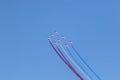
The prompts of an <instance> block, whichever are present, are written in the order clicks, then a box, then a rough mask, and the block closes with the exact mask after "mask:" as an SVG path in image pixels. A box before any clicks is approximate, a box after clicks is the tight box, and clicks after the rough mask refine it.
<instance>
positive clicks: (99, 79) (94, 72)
mask: <svg viewBox="0 0 120 80" xmlns="http://www.w3.org/2000/svg"><path fill="white" fill-rule="evenodd" d="M71 47H72V49H73V50H74V52H75V53H76V54H77V56H78V57H79V58H80V59H81V60H82V62H83V63H84V64H85V65H86V66H87V67H88V69H89V70H90V71H91V72H92V73H93V74H94V75H95V76H96V77H97V78H98V79H99V80H102V79H101V78H100V77H99V76H98V75H97V74H96V73H95V72H94V71H93V70H92V68H91V67H90V66H89V65H88V64H87V63H86V62H85V60H84V59H83V58H82V57H81V56H80V54H79V53H78V52H77V50H76V49H75V48H74V47H73V45H71Z"/></svg>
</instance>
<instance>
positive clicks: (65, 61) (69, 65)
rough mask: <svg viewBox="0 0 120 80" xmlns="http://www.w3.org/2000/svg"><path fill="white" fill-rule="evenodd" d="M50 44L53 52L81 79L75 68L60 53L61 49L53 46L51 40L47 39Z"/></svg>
mask: <svg viewBox="0 0 120 80" xmlns="http://www.w3.org/2000/svg"><path fill="white" fill-rule="evenodd" d="M49 43H50V45H51V46H52V48H53V49H54V50H55V52H56V53H57V54H58V56H59V57H60V58H61V59H62V60H63V62H64V63H65V64H66V65H67V66H68V67H69V68H70V69H71V70H72V71H73V72H74V73H75V74H76V75H77V76H78V77H79V78H80V80H83V78H82V77H81V76H80V75H79V74H78V73H77V72H76V70H75V69H74V68H73V67H72V66H71V64H70V63H69V62H68V61H67V59H66V58H65V57H64V56H63V54H62V53H61V51H60V50H59V49H58V47H57V49H56V48H55V47H54V45H53V44H52V42H51V41H50V40H49Z"/></svg>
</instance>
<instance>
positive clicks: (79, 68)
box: [60, 45, 92, 80]
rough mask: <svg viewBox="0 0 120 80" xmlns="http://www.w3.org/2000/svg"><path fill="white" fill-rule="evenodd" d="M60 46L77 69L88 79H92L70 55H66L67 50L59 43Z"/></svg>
mask: <svg viewBox="0 0 120 80" xmlns="http://www.w3.org/2000/svg"><path fill="white" fill-rule="evenodd" d="M60 48H61V49H62V51H63V52H64V53H65V55H66V56H67V57H68V59H69V60H70V61H71V62H72V63H73V64H74V65H75V66H76V67H77V68H78V70H79V71H80V72H81V73H82V74H83V75H84V76H85V77H87V79H88V80H92V79H91V78H90V77H89V76H88V75H87V74H86V73H85V72H84V70H83V69H82V68H81V67H80V66H78V64H76V62H75V61H74V60H73V58H71V57H70V56H69V55H68V53H67V51H66V50H65V49H64V48H63V47H62V46H61V45H60Z"/></svg>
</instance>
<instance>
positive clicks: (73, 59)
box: [66, 48, 93, 80]
mask: <svg viewBox="0 0 120 80" xmlns="http://www.w3.org/2000/svg"><path fill="white" fill-rule="evenodd" d="M66 50H67V51H68V52H69V54H70V56H71V57H72V58H73V60H74V61H75V62H76V63H77V64H78V66H79V67H80V68H81V69H82V70H83V71H84V72H85V74H86V75H87V76H88V77H89V78H90V79H91V80H93V79H92V77H91V76H90V75H89V74H88V73H87V71H85V69H84V68H83V67H82V66H81V65H80V64H79V62H78V61H77V60H76V59H75V57H74V56H73V55H72V53H71V52H70V50H69V49H67V48H66Z"/></svg>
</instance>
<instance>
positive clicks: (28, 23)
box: [0, 0, 120, 80]
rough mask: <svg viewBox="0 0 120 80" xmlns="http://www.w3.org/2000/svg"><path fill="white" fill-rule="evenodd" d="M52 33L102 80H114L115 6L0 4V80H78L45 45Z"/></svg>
mask: <svg viewBox="0 0 120 80" xmlns="http://www.w3.org/2000/svg"><path fill="white" fill-rule="evenodd" d="M54 31H58V32H59V33H61V34H64V35H65V36H66V37H67V38H68V39H70V40H72V41H73V42H74V44H75V47H76V49H77V50H78V51H79V52H80V54H81V55H82V56H83V57H84V59H85V60H86V62H87V63H88V64H89V65H90V66H91V67H92V68H93V69H94V70H95V71H96V73H98V75H99V76H100V77H101V78H102V79H103V80H119V79H120V77H119V74H120V63H119V61H120V0H100V1H97V0H0V80H78V78H77V77H76V76H75V75H74V74H73V73H72V72H71V71H70V70H69V69H68V67H67V66H66V65H65V64H64V63H63V62H62V61H61V60H60V58H59V57H58V56H57V55H56V54H55V52H54V51H53V49H52V48H51V47H50V45H49V43H48V41H47V38H48V36H49V35H51V33H53V32H54Z"/></svg>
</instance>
